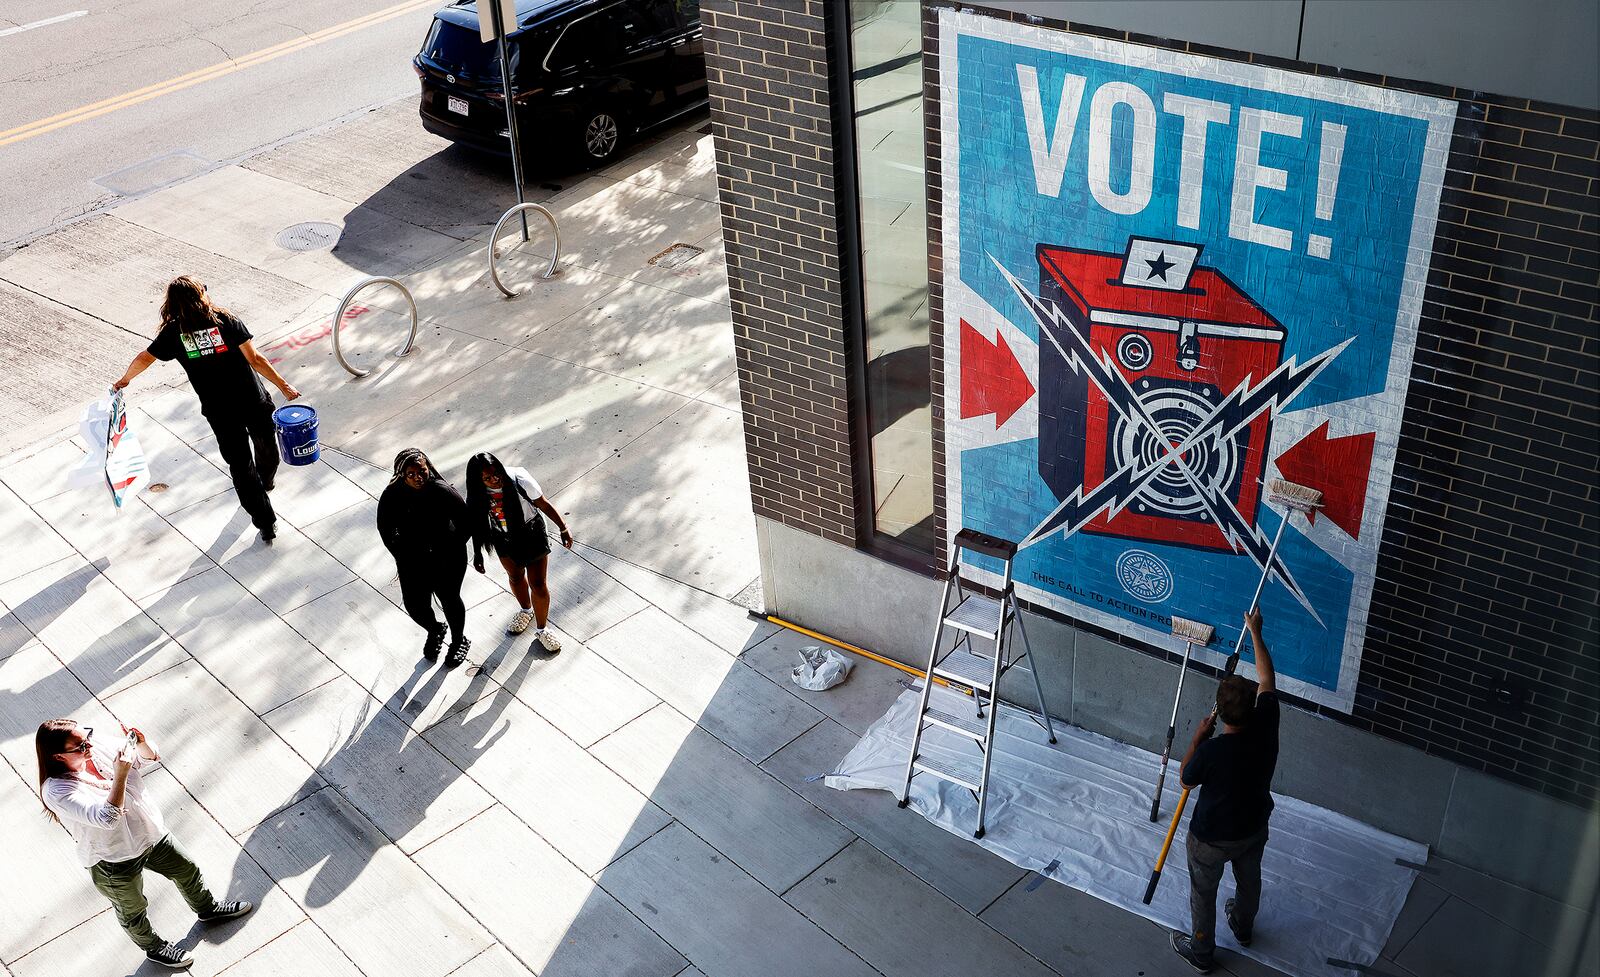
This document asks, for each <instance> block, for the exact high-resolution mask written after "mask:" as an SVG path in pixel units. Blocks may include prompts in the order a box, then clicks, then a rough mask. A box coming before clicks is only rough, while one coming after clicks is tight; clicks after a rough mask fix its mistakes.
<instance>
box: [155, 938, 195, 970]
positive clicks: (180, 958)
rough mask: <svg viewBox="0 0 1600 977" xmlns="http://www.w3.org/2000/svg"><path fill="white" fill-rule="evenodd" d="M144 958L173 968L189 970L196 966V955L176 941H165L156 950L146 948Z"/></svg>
mask: <svg viewBox="0 0 1600 977" xmlns="http://www.w3.org/2000/svg"><path fill="white" fill-rule="evenodd" d="M144 958H145V959H146V960H148V961H150V962H151V963H159V964H160V965H161V966H163V967H170V968H172V969H173V970H188V969H189V968H190V967H193V966H194V957H192V956H190V955H189V952H188V951H187V950H185V949H183V948H182V947H180V946H178V945H177V944H176V943H163V944H161V945H160V946H158V947H156V948H155V949H154V950H146V951H145V952H144Z"/></svg>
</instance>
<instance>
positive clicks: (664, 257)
mask: <svg viewBox="0 0 1600 977" xmlns="http://www.w3.org/2000/svg"><path fill="white" fill-rule="evenodd" d="M704 250H705V249H704V248H697V247H695V246H694V245H692V244H674V245H673V246H672V247H670V248H668V249H667V250H665V251H663V252H661V253H660V254H658V255H656V256H655V257H654V258H651V259H650V260H649V261H648V262H646V264H652V265H655V266H656V267H657V268H682V267H683V266H684V265H686V264H688V263H689V262H691V261H693V260H694V259H696V258H698V257H700V255H701V254H702V253H703V252H704Z"/></svg>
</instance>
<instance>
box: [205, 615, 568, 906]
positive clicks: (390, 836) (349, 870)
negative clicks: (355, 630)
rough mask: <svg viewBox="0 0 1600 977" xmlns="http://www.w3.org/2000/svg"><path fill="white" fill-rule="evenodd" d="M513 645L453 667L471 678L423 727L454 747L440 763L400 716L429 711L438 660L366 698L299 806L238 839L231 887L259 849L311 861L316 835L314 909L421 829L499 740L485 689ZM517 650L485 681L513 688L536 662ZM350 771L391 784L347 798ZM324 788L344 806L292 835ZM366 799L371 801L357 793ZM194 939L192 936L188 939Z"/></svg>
mask: <svg viewBox="0 0 1600 977" xmlns="http://www.w3.org/2000/svg"><path fill="white" fill-rule="evenodd" d="M520 643H521V642H519V641H518V639H516V638H513V637H510V636H507V637H506V638H504V639H503V640H502V641H501V642H500V643H499V644H498V646H497V647H496V648H495V649H494V651H493V652H491V654H490V655H489V656H488V657H487V658H486V659H485V660H484V661H483V662H482V663H481V664H477V665H474V664H471V663H470V662H469V663H467V664H464V665H463V666H461V667H463V668H467V669H469V674H470V675H471V678H470V681H469V682H468V683H467V686H466V687H465V688H464V689H463V690H462V691H461V692H460V693H459V694H458V695H457V696H456V698H455V700H454V701H453V702H452V703H451V704H450V705H449V706H448V707H446V708H445V709H444V710H442V714H443V715H444V718H442V719H440V720H439V721H437V722H435V723H433V724H432V725H430V726H429V727H427V729H428V730H429V731H433V730H445V729H448V730H449V731H448V732H446V733H445V735H446V736H447V737H448V738H449V739H450V741H451V742H452V743H454V744H459V745H458V746H457V747H455V748H452V750H451V754H450V755H449V756H448V757H447V756H446V755H445V754H443V753H442V752H441V751H440V750H438V749H437V748H436V747H434V745H433V744H432V743H431V742H429V741H428V739H425V738H424V737H423V736H422V735H420V733H419V732H418V731H417V730H415V729H414V728H413V727H412V726H410V725H409V723H408V719H410V718H412V717H415V716H417V715H420V714H422V713H424V712H425V711H427V710H428V709H429V708H430V706H431V705H432V704H433V702H434V700H435V699H436V697H437V696H438V695H439V692H440V690H441V689H442V688H443V687H444V683H445V681H446V680H447V679H448V677H449V676H450V674H451V673H450V671H449V670H447V669H445V668H444V666H443V665H442V664H435V663H430V662H426V661H420V660H419V661H418V662H417V664H416V666H415V667H414V668H413V669H412V672H411V675H410V676H409V677H408V678H407V680H406V681H405V682H404V683H402V684H401V686H400V687H399V688H397V689H396V690H395V691H394V692H393V693H392V694H391V695H390V696H389V697H388V699H387V700H386V701H384V702H383V703H382V704H379V703H377V701H376V700H375V699H373V698H371V697H370V696H369V697H368V698H367V699H366V702H365V704H364V705H363V706H362V707H361V709H359V710H358V711H357V713H356V714H355V716H354V717H353V720H352V722H351V727H350V732H349V733H348V734H347V735H346V736H345V738H344V740H343V741H342V742H340V743H339V744H338V745H337V746H336V747H334V748H333V749H331V750H329V751H328V753H327V755H326V756H325V757H324V758H323V759H322V761H321V762H319V763H316V764H315V766H316V771H315V772H314V773H313V774H312V775H311V776H309V777H308V778H307V779H306V781H305V783H303V784H302V785H301V786H300V787H299V788H298V789H297V790H295V791H294V792H293V793H292V794H291V795H290V796H291V797H298V798H300V800H298V801H296V802H295V804H294V805H293V806H291V807H290V808H288V809H287V810H285V811H280V812H279V813H278V814H277V815H275V816H273V817H271V818H269V819H267V820H266V821H264V822H262V824H260V825H258V826H257V827H256V828H255V829H254V830H252V831H251V833H250V835H249V836H248V837H247V838H245V839H244V843H243V845H244V846H243V848H242V849H241V850H240V852H239V856H238V859H239V861H238V862H236V864H235V868H234V873H233V876H234V880H235V882H238V881H241V876H242V874H243V872H242V869H243V868H244V866H243V864H242V863H243V862H244V861H245V860H247V859H250V860H254V861H259V860H260V859H259V858H254V857H253V856H252V854H251V852H256V851H260V850H261V847H262V846H264V845H275V846H279V847H282V848H286V849H291V850H292V851H293V852H294V854H292V855H291V856H290V857H291V858H292V859H294V860H297V861H300V862H309V861H312V860H313V859H312V858H310V857H308V854H307V852H306V843H307V840H308V839H309V838H312V837H319V836H320V837H322V838H323V840H324V841H325V842H326V845H325V850H318V851H316V852H314V853H311V854H313V855H314V856H315V860H317V861H318V864H317V868H316V874H315V875H314V876H313V877H312V879H311V880H310V882H309V883H308V884H307V886H306V895H305V906H306V908H308V909H312V908H319V907H322V906H326V905H328V904H330V903H332V902H333V901H334V900H335V899H337V898H338V897H339V895H340V894H341V893H343V892H344V891H345V890H346V889H348V888H349V887H350V885H351V883H353V882H354V881H355V880H356V879H357V878H359V877H360V875H361V872H362V871H363V870H364V869H365V868H366V866H367V865H368V864H369V863H370V862H371V860H372V858H373V856H374V855H375V854H376V852H377V851H378V849H379V848H381V847H383V846H385V845H390V844H395V843H396V839H400V838H404V837H406V835H407V834H408V833H409V832H410V831H411V829H413V828H415V827H417V825H419V824H420V823H421V821H422V819H423V817H425V816H426V813H427V811H428V808H429V807H430V806H431V805H432V804H433V802H434V801H436V800H437V799H438V798H439V797H441V796H442V795H443V794H444V792H445V791H446V790H447V789H448V788H449V787H450V786H451V784H453V783H455V782H456V780H458V779H459V778H460V777H462V776H463V775H464V774H465V773H466V771H467V770H468V769H470V768H471V767H472V765H473V764H474V763H475V762H476V761H477V759H478V757H480V756H482V755H483V754H484V753H485V752H487V751H488V750H489V749H490V748H491V747H493V746H494V744H495V742H496V741H497V740H499V738H500V737H501V736H503V735H504V734H505V732H506V730H507V729H508V728H509V725H508V724H509V722H510V720H508V719H504V718H503V716H502V713H503V712H504V709H505V706H506V704H507V703H508V702H509V701H510V700H511V696H509V695H498V694H495V693H492V692H491V693H489V694H488V695H485V691H486V686H488V685H490V684H491V682H490V679H489V676H490V675H491V674H492V673H493V672H494V669H495V668H496V666H497V665H498V664H499V663H500V662H501V661H503V660H504V658H505V656H506V655H507V654H509V653H511V652H512V650H513V646H514V645H520ZM518 653H520V654H523V657H522V660H521V661H520V662H519V663H518V665H517V667H516V669H515V670H514V671H512V672H511V673H510V674H508V675H506V676H502V677H501V678H500V679H498V680H497V681H496V682H495V683H493V684H497V685H502V686H505V687H507V688H516V687H517V685H518V684H520V681H521V679H522V676H523V675H524V674H525V672H526V671H527V669H528V668H529V667H530V666H531V665H532V663H533V662H534V661H536V660H538V659H539V657H540V656H539V655H537V654H534V653H523V652H521V651H520V650H519V651H518ZM474 706H477V707H478V708H480V709H481V711H476V710H475V709H474ZM384 712H387V713H389V715H387V716H385V715H383V714H382V713H384ZM466 744H471V745H470V746H469V745H466ZM341 761H345V762H341ZM353 765H364V769H365V770H366V771H367V772H369V773H370V771H371V770H372V769H374V768H380V769H383V770H387V771H390V772H391V773H392V777H393V779H392V782H391V785H390V786H388V787H379V788H378V789H376V790H374V783H373V780H374V778H371V777H368V778H366V779H365V781H364V782H363V783H362V785H361V787H362V789H361V790H359V791H354V792H349V793H347V791H346V790H345V788H346V787H348V786H352V785H354V784H355V781H356V780H357V779H358V777H357V776H356V775H352V771H353ZM329 789H331V790H334V791H336V792H338V793H339V794H340V795H341V796H342V798H343V801H342V803H341V802H333V803H332V806H331V807H329V808H325V810H324V817H323V818H322V820H323V822H324V823H323V824H321V825H318V826H316V827H315V828H312V829H310V831H308V832H307V833H305V834H300V833H299V831H298V830H297V826H296V824H295V822H296V821H298V820H299V817H298V816H292V815H291V813H290V812H292V811H295V808H299V807H301V806H302V805H306V804H308V803H310V804H314V803H318V802H317V801H316V800H315V795H316V794H317V793H318V792H320V791H325V790H329ZM390 789H393V790H395V791H397V792H403V795H404V796H403V803H394V804H384V802H383V797H382V794H383V792H385V791H387V790H390ZM368 794H372V795H375V796H373V797H371V798H365V797H364V796H363V795H368ZM352 795H354V796H352ZM331 800H332V799H331V798H330V799H325V800H324V801H323V803H327V802H328V801H331ZM374 804H376V805H382V807H383V810H382V811H376V810H370V809H367V808H370V807H371V806H372V805H374ZM344 805H348V807H349V808H353V809H354V810H355V812H356V813H357V815H358V818H357V819H356V820H354V821H352V820H351V819H349V818H348V817H344V816H343V810H344ZM296 813H304V812H303V811H300V812H296ZM380 824H381V825H382V827H381V828H380V827H379V825H380ZM308 827H309V826H308ZM311 832H315V834H312V833H311ZM291 835H297V836H291ZM195 935H196V934H195V933H194V932H193V931H191V933H190V936H195Z"/></svg>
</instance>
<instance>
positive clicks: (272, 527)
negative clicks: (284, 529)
mask: <svg viewBox="0 0 1600 977" xmlns="http://www.w3.org/2000/svg"><path fill="white" fill-rule="evenodd" d="M277 538H278V524H277V523H276V522H272V523H269V524H267V525H266V526H263V527H262V528H261V541H262V542H263V543H271V542H272V541H273V540H275V539H277Z"/></svg>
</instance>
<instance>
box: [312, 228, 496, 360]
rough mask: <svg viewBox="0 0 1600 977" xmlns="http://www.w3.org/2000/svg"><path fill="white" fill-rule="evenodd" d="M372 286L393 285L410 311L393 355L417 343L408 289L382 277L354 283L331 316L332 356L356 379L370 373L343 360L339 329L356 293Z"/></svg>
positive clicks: (414, 310)
mask: <svg viewBox="0 0 1600 977" xmlns="http://www.w3.org/2000/svg"><path fill="white" fill-rule="evenodd" d="M490 250H491V251H492V250H493V249H492V248H491V249H490ZM373 285H393V286H394V287H395V288H398V289H399V290H400V294H401V295H404V296H405V299H406V306H407V307H408V308H410V310H411V332H410V334H408V335H407V336H406V341H405V345H403V346H401V347H400V349H399V350H398V351H396V352H395V355H396V356H404V355H406V354H407V353H409V352H411V347H412V345H413V344H415V343H416V341H417V303H416V300H415V299H413V298H412V297H411V290H410V289H409V288H406V287H405V286H404V285H402V284H401V283H400V280H399V279H396V278H389V277H387V276H383V275H373V276H370V277H368V278H363V279H361V280H360V281H359V282H356V283H355V285H354V286H352V287H351V289H350V291H348V292H346V293H344V298H343V299H341V300H340V302H339V311H338V312H335V313H334V315H333V355H334V357H336V358H337V359H338V360H339V365H340V366H342V367H344V368H345V372H347V373H349V374H350V375H351V376H353V377H358V378H359V377H364V376H366V375H367V374H369V373H371V372H372V371H371V370H362V369H359V368H357V367H354V366H351V365H350V361H349V360H347V359H345V358H344V350H343V348H341V347H340V345H339V329H340V327H341V326H343V325H344V314H345V312H346V310H348V309H349V308H350V303H351V302H353V301H355V297H356V295H357V293H359V292H361V291H363V290H364V289H366V288H368V287H370V286H373Z"/></svg>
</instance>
